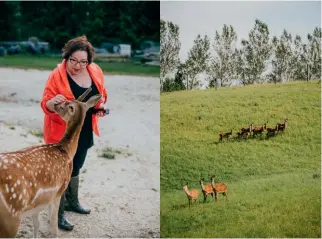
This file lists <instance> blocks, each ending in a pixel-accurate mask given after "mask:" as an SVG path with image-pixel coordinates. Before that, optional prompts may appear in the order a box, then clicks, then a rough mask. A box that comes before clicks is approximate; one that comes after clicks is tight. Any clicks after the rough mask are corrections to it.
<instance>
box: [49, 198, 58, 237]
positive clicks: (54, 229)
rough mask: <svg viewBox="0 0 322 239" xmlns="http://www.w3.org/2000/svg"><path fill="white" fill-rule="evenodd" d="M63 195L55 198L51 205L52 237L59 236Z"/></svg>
mask: <svg viewBox="0 0 322 239" xmlns="http://www.w3.org/2000/svg"><path fill="white" fill-rule="evenodd" d="M60 198H61V197H56V198H54V200H53V202H52V205H51V210H50V211H51V215H50V234H51V236H52V237H57V236H58V226H57V225H58V208H59V203H60Z"/></svg>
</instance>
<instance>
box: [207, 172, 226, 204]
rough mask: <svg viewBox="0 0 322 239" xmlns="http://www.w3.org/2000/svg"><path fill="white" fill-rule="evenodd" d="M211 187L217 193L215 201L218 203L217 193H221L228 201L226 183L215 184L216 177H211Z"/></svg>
mask: <svg viewBox="0 0 322 239" xmlns="http://www.w3.org/2000/svg"><path fill="white" fill-rule="evenodd" d="M210 181H211V186H212V188H213V190H214V192H215V200H216V201H217V193H221V194H222V195H223V196H225V197H226V200H228V196H227V184H225V183H215V175H213V176H211V177H210Z"/></svg>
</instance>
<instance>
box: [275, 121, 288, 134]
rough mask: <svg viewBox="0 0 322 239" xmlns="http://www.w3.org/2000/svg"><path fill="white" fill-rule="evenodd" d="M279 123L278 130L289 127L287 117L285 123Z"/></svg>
mask: <svg viewBox="0 0 322 239" xmlns="http://www.w3.org/2000/svg"><path fill="white" fill-rule="evenodd" d="M277 125H278V131H282V132H284V131H285V129H286V128H287V119H285V120H284V123H283V124H280V123H277Z"/></svg>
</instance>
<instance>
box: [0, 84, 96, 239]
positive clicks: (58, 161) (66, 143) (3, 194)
mask: <svg viewBox="0 0 322 239" xmlns="http://www.w3.org/2000/svg"><path fill="white" fill-rule="evenodd" d="M90 91H91V88H88V89H87V90H86V91H85V92H84V93H83V94H82V95H81V96H80V97H79V98H78V99H77V100H70V101H65V102H63V103H59V104H56V105H55V106H54V110H55V113H57V114H58V115H59V116H60V117H61V118H62V119H63V120H64V121H65V122H66V126H67V127H66V131H65V134H64V136H63V138H62V139H61V140H60V141H59V142H58V143H55V144H42V145H38V146H31V147H27V148H24V149H21V150H17V151H14V152H6V153H0V237H7V238H8V237H15V236H16V234H17V232H18V229H19V226H20V223H21V220H22V218H23V216H31V217H32V221H33V226H34V234H33V235H34V237H35V238H36V237H37V234H38V230H39V226H40V223H39V212H40V211H42V210H43V209H45V208H46V207H49V218H50V233H51V236H52V237H57V236H58V222H57V220H58V208H59V203H60V198H61V196H62V194H63V193H64V191H65V190H66V188H67V186H68V183H69V181H70V177H71V173H72V165H73V157H74V155H75V153H76V149H77V144H78V140H79V135H80V131H81V128H82V125H83V123H84V119H85V115H86V111H87V110H88V109H89V108H91V107H93V106H95V105H96V104H97V103H98V101H99V100H100V99H101V95H94V96H92V97H91V98H90V99H89V100H88V101H87V102H86V103H83V102H81V101H83V100H84V99H85V97H86V96H87V95H88V93H89V92H90Z"/></svg>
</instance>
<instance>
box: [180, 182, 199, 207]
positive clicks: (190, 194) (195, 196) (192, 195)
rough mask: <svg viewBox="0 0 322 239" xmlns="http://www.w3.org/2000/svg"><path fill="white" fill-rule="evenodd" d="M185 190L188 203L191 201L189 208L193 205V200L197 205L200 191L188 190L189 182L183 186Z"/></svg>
mask: <svg viewBox="0 0 322 239" xmlns="http://www.w3.org/2000/svg"><path fill="white" fill-rule="evenodd" d="M183 190H184V191H185V193H186V195H187V198H188V201H189V208H190V204H191V200H194V201H195V203H197V200H198V197H199V191H198V189H195V188H194V189H191V190H189V189H188V182H187V183H186V184H185V185H183Z"/></svg>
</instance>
